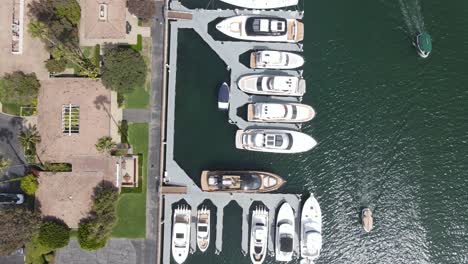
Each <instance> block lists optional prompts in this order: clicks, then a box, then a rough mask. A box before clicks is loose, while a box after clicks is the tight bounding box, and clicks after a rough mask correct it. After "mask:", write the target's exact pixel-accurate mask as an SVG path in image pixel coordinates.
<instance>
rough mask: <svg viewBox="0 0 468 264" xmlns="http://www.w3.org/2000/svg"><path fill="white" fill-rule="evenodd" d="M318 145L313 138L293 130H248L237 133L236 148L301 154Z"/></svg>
mask: <svg viewBox="0 0 468 264" xmlns="http://www.w3.org/2000/svg"><path fill="white" fill-rule="evenodd" d="M316 145H317V141H315V139H313V138H312V137H311V136H309V135H307V134H304V133H301V132H296V131H291V130H277V129H248V130H237V133H236V148H238V149H246V150H251V151H260V152H273V153H300V152H305V151H309V150H311V149H312V148H313V147H315V146H316Z"/></svg>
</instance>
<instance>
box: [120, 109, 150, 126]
mask: <svg viewBox="0 0 468 264" xmlns="http://www.w3.org/2000/svg"><path fill="white" fill-rule="evenodd" d="M122 118H123V120H127V121H128V122H132V123H148V122H149V119H150V113H149V111H148V110H146V109H124V110H123V116H122Z"/></svg>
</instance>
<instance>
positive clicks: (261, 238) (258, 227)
mask: <svg viewBox="0 0 468 264" xmlns="http://www.w3.org/2000/svg"><path fill="white" fill-rule="evenodd" d="M268 225H269V222H268V211H267V210H266V209H265V208H263V207H259V208H256V209H255V210H254V211H253V213H252V225H251V226H250V259H251V260H252V263H253V264H261V263H263V261H264V260H265V257H266V255H267V246H268Z"/></svg>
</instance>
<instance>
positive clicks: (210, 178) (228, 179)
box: [201, 171, 285, 193]
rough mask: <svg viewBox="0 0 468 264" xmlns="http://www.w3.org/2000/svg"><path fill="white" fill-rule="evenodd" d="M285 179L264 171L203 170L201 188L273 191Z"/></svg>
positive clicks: (222, 190)
mask: <svg viewBox="0 0 468 264" xmlns="http://www.w3.org/2000/svg"><path fill="white" fill-rule="evenodd" d="M284 183H285V181H284V180H283V178H281V177H280V176H279V175H276V174H273V173H270V172H264V171H203V172H202V175H201V188H202V190H203V191H205V192H245V193H254V192H272V191H275V190H278V189H279V188H280V187H281V186H282V185H283V184H284Z"/></svg>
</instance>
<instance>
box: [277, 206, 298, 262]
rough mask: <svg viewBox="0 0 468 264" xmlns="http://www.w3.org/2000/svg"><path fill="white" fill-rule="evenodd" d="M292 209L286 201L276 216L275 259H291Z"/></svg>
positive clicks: (293, 230) (292, 239)
mask: <svg viewBox="0 0 468 264" xmlns="http://www.w3.org/2000/svg"><path fill="white" fill-rule="evenodd" d="M294 221H295V219H294V211H293V209H292V207H291V205H289V204H288V203H284V204H283V205H281V207H280V209H279V211H278V216H277V217H276V241H275V242H276V243H275V244H276V245H275V256H276V260H277V261H291V260H292V256H293V251H294V234H295V229H294Z"/></svg>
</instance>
